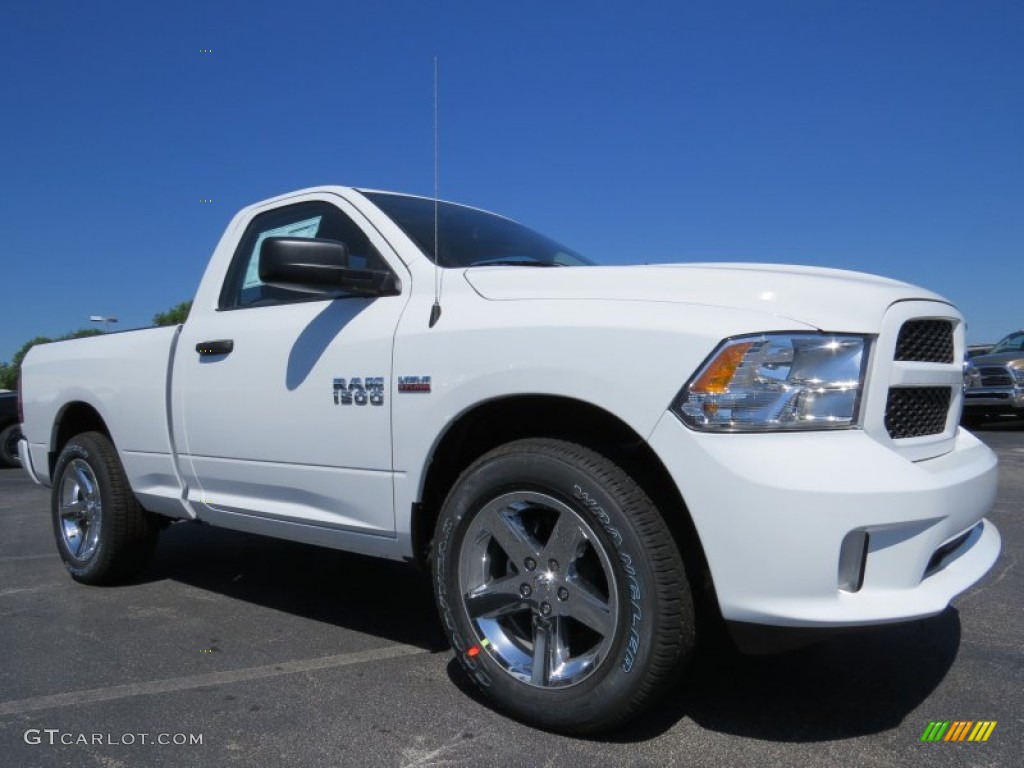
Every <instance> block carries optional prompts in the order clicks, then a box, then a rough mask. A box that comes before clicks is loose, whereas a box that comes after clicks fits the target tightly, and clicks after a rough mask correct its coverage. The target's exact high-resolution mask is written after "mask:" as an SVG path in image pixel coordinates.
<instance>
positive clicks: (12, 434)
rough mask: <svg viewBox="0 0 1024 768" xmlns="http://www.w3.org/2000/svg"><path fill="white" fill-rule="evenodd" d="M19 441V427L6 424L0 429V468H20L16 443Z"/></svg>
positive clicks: (18, 425)
mask: <svg viewBox="0 0 1024 768" xmlns="http://www.w3.org/2000/svg"><path fill="white" fill-rule="evenodd" d="M20 439H21V425H20V424H8V425H7V426H6V427H4V428H3V429H0V467H20V466H21V459H19V458H18V441H19V440H20Z"/></svg>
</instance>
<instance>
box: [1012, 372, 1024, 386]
mask: <svg viewBox="0 0 1024 768" xmlns="http://www.w3.org/2000/svg"><path fill="white" fill-rule="evenodd" d="M1010 373H1012V374H1013V380H1014V381H1015V382H1016V383H1017V386H1018V387H1024V368H1011V369H1010Z"/></svg>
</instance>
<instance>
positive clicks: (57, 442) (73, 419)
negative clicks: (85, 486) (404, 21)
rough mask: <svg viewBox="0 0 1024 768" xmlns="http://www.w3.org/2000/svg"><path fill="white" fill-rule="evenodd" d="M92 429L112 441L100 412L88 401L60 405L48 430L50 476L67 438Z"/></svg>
mask: <svg viewBox="0 0 1024 768" xmlns="http://www.w3.org/2000/svg"><path fill="white" fill-rule="evenodd" d="M93 431H95V432H101V433H103V434H104V435H106V436H107V439H108V440H110V442H111V443H113V442H114V439H113V438H112V437H111V435H110V429H109V428H108V427H107V423H106V421H104V419H103V417H102V416H101V415H100V412H99V411H98V410H96V408H95V407H93V406H92V405H90V404H89V403H86V402H83V401H81V400H75V401H72V402H70V403H66V404H65V405H64V406H62V407H61V409H60V411H58V413H57V418H55V419H54V420H53V427H52V428H51V431H50V452H49V456H48V461H49V468H50V477H51V478H52V477H53V472H54V470H55V469H56V467H57V459H58V457H59V456H60V452H61V451H62V450H64V446H65V445H67V442H68V440H70V439H71V438H72V437H74V436H75V435H78V434H81V433H82V432H93Z"/></svg>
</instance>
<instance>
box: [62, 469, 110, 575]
mask: <svg viewBox="0 0 1024 768" xmlns="http://www.w3.org/2000/svg"><path fill="white" fill-rule="evenodd" d="M102 511H103V504H102V500H101V499H100V489H99V484H98V483H97V482H96V475H95V473H94V472H93V471H92V468H91V467H90V466H89V465H88V464H87V463H86V462H84V461H83V460H82V459H72V461H71V462H70V463H69V464H68V466H67V468H66V469H65V470H64V475H63V477H62V478H61V483H60V532H61V536H62V537H63V539H64V546H65V547H67V550H68V552H70V553H71V555H73V556H74V557H76V558H78V559H79V560H88V559H89V558H90V557H92V555H93V554H94V553H95V552H96V547H97V546H99V541H100V525H101V523H102V514H101V513H102Z"/></svg>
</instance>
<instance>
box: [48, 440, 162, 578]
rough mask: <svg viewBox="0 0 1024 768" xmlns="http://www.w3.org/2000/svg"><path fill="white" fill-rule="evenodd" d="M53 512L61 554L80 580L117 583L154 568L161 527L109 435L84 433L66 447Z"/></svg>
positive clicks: (59, 462)
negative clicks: (140, 499) (132, 483)
mask: <svg viewBox="0 0 1024 768" xmlns="http://www.w3.org/2000/svg"><path fill="white" fill-rule="evenodd" d="M51 508H52V515H53V532H54V536H55V537H56V539H57V550H58V551H59V552H60V556H61V559H63V560H64V565H65V567H66V568H67V569H68V573H70V574H71V577H72V578H73V579H75V581H80V582H82V583H83V584H115V583H118V582H122V581H125V580H127V579H130V578H132V577H133V576H136V575H137V574H138V573H139V572H140V571H142V570H143V569H144V568H145V567H146V565H147V564H148V563H149V561H150V558H151V557H152V555H153V550H154V548H155V547H156V540H157V535H158V533H159V530H160V528H159V525H158V524H157V521H156V519H155V518H154V516H153V515H151V514H150V513H148V512H146V511H145V510H144V509H143V508H142V507H141V506H140V505H139V502H138V501H137V500H136V498H135V495H134V494H133V493H132V489H131V487H130V486H129V485H128V479H127V478H126V477H125V474H124V468H123V467H122V466H121V460H120V459H119V458H118V455H117V451H116V450H115V448H114V446H113V444H112V443H111V442H110V440H109V439H108V438H107V436H106V435H104V434H102V433H100V432H84V433H82V434H80V435H76V436H75V437H73V438H71V440H69V441H68V443H67V444H66V445H65V446H64V450H62V451H61V453H60V458H58V459H57V466H56V469H55V471H54V474H53V492H52V495H51Z"/></svg>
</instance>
